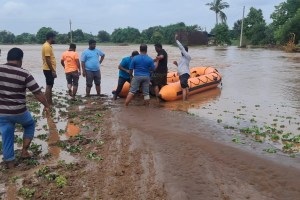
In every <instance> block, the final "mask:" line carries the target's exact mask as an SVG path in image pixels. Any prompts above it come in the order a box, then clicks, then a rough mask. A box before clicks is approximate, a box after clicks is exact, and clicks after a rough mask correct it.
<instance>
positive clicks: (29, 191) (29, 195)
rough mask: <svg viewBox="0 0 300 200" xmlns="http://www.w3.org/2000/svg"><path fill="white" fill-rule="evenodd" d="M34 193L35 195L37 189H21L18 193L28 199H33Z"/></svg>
mask: <svg viewBox="0 0 300 200" xmlns="http://www.w3.org/2000/svg"><path fill="white" fill-rule="evenodd" d="M34 193H35V189H30V188H25V187H22V188H20V190H19V191H18V194H19V195H21V196H23V197H25V198H27V199H29V198H32V197H33V195H34Z"/></svg>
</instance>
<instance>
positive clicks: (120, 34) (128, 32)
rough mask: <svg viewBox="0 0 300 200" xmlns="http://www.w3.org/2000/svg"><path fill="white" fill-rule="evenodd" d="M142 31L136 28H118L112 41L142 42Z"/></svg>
mask: <svg viewBox="0 0 300 200" xmlns="http://www.w3.org/2000/svg"><path fill="white" fill-rule="evenodd" d="M140 36H141V34H140V31H139V30H138V29H136V28H132V27H127V28H118V29H115V30H114V31H113V32H112V34H111V40H112V41H113V42H115V43H124V42H128V43H137V42H138V41H140Z"/></svg>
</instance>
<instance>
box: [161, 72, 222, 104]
mask: <svg viewBox="0 0 300 200" xmlns="http://www.w3.org/2000/svg"><path fill="white" fill-rule="evenodd" d="M190 72H191V74H190V75H191V76H190V78H189V79H188V85H189V95H193V94H197V93H199V92H202V91H205V90H208V89H212V88H215V87H217V86H218V85H219V84H220V83H221V80H222V76H221V75H220V74H219V72H218V71H217V70H216V69H214V68H212V67H193V68H191V69H190ZM159 94H160V98H161V99H163V100H165V101H174V100H176V99H181V98H182V90H181V86H180V81H179V76H178V74H177V73H176V74H172V76H170V77H169V76H168V85H165V86H164V87H162V88H161V90H160V91H159Z"/></svg>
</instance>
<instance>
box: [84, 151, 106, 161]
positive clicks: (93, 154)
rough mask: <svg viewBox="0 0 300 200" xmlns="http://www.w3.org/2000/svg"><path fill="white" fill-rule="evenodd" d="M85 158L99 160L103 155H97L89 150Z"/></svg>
mask: <svg viewBox="0 0 300 200" xmlns="http://www.w3.org/2000/svg"><path fill="white" fill-rule="evenodd" d="M86 157H87V159H89V160H96V161H100V160H103V157H102V156H97V154H96V153H95V152H89V153H88V154H87V155H86Z"/></svg>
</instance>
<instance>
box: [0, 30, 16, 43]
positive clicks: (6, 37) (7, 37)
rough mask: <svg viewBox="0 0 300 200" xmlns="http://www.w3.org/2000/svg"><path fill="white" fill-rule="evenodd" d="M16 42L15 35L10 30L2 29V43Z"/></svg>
mask: <svg viewBox="0 0 300 200" xmlns="http://www.w3.org/2000/svg"><path fill="white" fill-rule="evenodd" d="M14 42H15V35H14V34H13V33H11V32H9V31H5V30H4V31H0V43H1V44H13V43H14Z"/></svg>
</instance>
